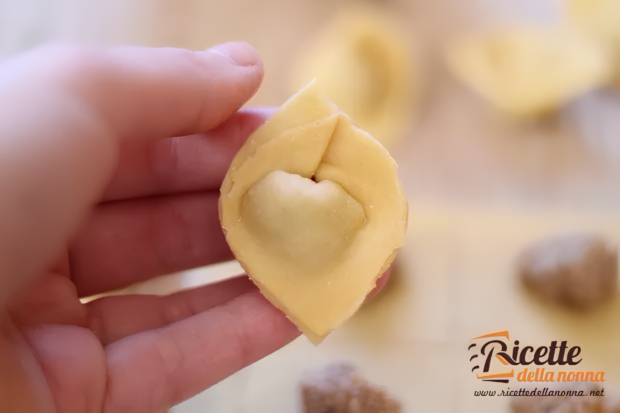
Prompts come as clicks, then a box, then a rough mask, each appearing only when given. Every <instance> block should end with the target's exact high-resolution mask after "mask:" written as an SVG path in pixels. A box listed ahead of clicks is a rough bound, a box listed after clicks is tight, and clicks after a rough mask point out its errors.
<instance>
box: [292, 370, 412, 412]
mask: <svg viewBox="0 0 620 413" xmlns="http://www.w3.org/2000/svg"><path fill="white" fill-rule="evenodd" d="M301 391H302V398H303V403H304V413H401V411H402V409H401V406H400V403H399V402H397V401H396V400H395V399H394V398H393V397H392V396H390V395H389V394H388V393H387V392H386V390H385V389H384V388H382V387H379V386H377V385H374V384H372V383H369V382H368V381H367V380H366V379H364V378H363V377H362V376H360V375H359V374H358V373H357V372H356V371H355V368H354V367H352V366H350V365H348V364H342V363H338V364H330V365H328V366H327V367H326V368H325V369H323V370H320V371H317V372H312V373H310V374H307V375H306V377H304V378H303V379H302V381H301Z"/></svg>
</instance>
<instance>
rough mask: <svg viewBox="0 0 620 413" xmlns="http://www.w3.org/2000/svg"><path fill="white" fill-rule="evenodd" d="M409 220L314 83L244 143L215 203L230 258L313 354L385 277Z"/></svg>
mask: <svg viewBox="0 0 620 413" xmlns="http://www.w3.org/2000/svg"><path fill="white" fill-rule="evenodd" d="M407 211H408V207H407V199H406V197H405V193H404V191H403V188H402V185H401V183H400V181H399V180H398V177H397V174H396V163H395V162H394V160H393V159H392V158H391V157H390V155H389V153H388V152H387V151H386V150H385V149H384V148H383V147H382V146H381V144H379V143H378V142H377V141H376V140H375V139H373V138H372V137H371V136H370V135H369V134H367V133H366V132H364V131H362V130H360V129H358V128H356V127H355V126H353V125H352V123H351V121H350V119H349V118H348V117H347V116H346V115H345V114H344V113H342V112H341V111H340V110H339V109H338V108H337V107H335V106H334V105H333V104H331V103H330V102H328V101H326V100H324V99H321V98H319V97H318V95H317V91H316V86H315V84H314V83H311V84H310V85H308V86H307V87H305V88H304V89H302V90H301V91H300V92H298V93H297V94H296V95H294V96H293V97H292V98H291V99H290V100H289V101H287V102H286V103H285V104H284V105H283V106H282V108H280V109H279V110H278V111H277V112H276V113H275V114H274V115H273V116H272V117H271V118H270V119H269V120H268V121H267V122H266V123H265V124H264V125H262V126H261V127H260V128H258V129H257V130H256V131H255V132H254V133H253V134H252V135H251V136H250V137H249V138H248V140H247V142H246V143H245V145H244V146H243V147H242V148H241V150H240V151H239V153H238V154H237V156H236V157H235V159H234V160H233V162H232V164H231V166H230V169H229V170H228V174H227V175H226V178H225V179H224V183H223V184H222V188H221V196H220V220H221V223H222V228H223V229H224V233H225V234H226V239H227V241H228V243H229V245H230V248H231V249H232V251H233V253H234V254H235V257H236V258H237V260H238V261H239V262H240V263H241V265H242V266H243V268H244V269H245V270H246V271H247V273H248V275H249V276H250V277H251V279H252V280H253V281H254V283H256V284H257V285H258V287H259V288H260V290H261V292H262V293H263V295H264V296H265V297H266V298H267V299H268V300H269V301H270V302H271V303H272V304H274V305H275V306H276V307H278V308H279V309H281V310H282V311H284V312H285V313H286V315H287V316H288V317H289V318H290V319H291V320H292V321H293V322H294V323H295V324H296V325H297V326H298V327H299V328H300V329H301V330H302V331H303V332H304V333H305V334H306V336H307V337H308V338H309V339H310V340H311V341H312V342H314V343H315V344H318V343H320V342H321V341H322V340H323V339H324V338H325V337H326V336H327V335H328V334H329V333H330V332H331V331H333V330H334V329H335V328H336V327H338V326H339V325H340V324H341V323H342V322H344V321H345V320H346V319H347V318H349V317H350V316H351V315H353V313H355V311H356V310H357V309H358V308H359V306H360V305H361V304H362V303H363V301H364V299H365V297H366V295H367V294H368V293H369V292H370V291H371V290H372V289H373V287H374V286H375V282H376V280H377V278H378V277H379V276H380V275H381V274H382V273H383V272H384V271H385V270H386V269H387V268H388V267H389V265H390V264H391V262H392V260H393V259H394V257H395V255H396V251H397V250H398V248H400V247H401V246H402V245H403V242H404V239H405V232H406V226H407Z"/></svg>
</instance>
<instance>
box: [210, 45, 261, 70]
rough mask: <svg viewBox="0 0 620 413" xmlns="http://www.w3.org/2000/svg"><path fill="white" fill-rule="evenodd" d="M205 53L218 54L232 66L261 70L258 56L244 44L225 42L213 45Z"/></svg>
mask: <svg viewBox="0 0 620 413" xmlns="http://www.w3.org/2000/svg"><path fill="white" fill-rule="evenodd" d="M206 52H208V53H214V54H218V55H220V56H224V57H226V58H227V59H229V60H230V61H231V62H232V63H233V64H235V65H237V66H244V67H257V68H259V69H260V70H261V71H262V70H263V61H262V59H261V58H260V55H259V54H258V52H257V51H256V49H254V48H253V47H252V46H250V44H248V43H246V42H227V43H222V44H218V45H215V46H213V47H211V48H210V49H207V50H206Z"/></svg>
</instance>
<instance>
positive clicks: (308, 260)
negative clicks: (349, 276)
mask: <svg viewBox="0 0 620 413" xmlns="http://www.w3.org/2000/svg"><path fill="white" fill-rule="evenodd" d="M241 219H242V221H243V222H244V224H245V225H246V226H247V228H248V229H249V230H250V231H251V232H252V233H253V234H254V236H255V237H256V239H257V241H258V242H260V243H261V244H263V246H264V248H266V249H268V250H270V251H276V252H281V253H282V254H278V255H275V256H277V257H279V258H280V259H281V260H282V261H284V264H286V265H291V266H295V268H302V269H306V270H316V269H317V268H318V267H321V268H325V267H327V266H329V265H331V264H333V263H334V261H335V260H336V259H337V258H340V257H342V254H343V253H344V252H345V251H346V249H347V247H348V246H349V245H351V243H352V242H353V240H354V239H355V237H356V235H357V233H358V231H359V230H360V229H361V228H362V227H363V226H364V225H365V224H366V214H365V213H364V207H362V205H360V203H359V202H357V201H356V200H355V199H354V198H353V197H352V196H351V195H349V194H348V193H347V192H346V191H345V190H344V189H342V187H341V186H340V185H338V184H336V183H334V182H332V181H328V180H325V181H321V182H319V183H316V182H314V181H312V180H310V179H307V178H304V177H302V176H299V175H296V174H289V173H287V172H283V171H274V172H271V173H269V174H268V175H267V176H265V177H264V178H263V179H262V180H261V181H259V182H258V183H256V184H255V185H254V186H253V187H252V188H251V189H250V190H249V191H248V192H247V193H246V194H245V195H244V197H243V200H242V206H241Z"/></svg>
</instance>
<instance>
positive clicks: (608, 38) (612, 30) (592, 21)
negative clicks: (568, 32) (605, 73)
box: [565, 0, 620, 86]
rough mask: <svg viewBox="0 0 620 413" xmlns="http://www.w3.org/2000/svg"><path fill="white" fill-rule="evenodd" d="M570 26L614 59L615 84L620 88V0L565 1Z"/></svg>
mask: <svg viewBox="0 0 620 413" xmlns="http://www.w3.org/2000/svg"><path fill="white" fill-rule="evenodd" d="M565 1H566V10H567V15H568V21H569V24H572V25H574V26H575V27H578V28H579V29H581V30H583V31H584V32H586V33H589V34H590V35H592V36H593V37H594V38H596V39H598V40H599V41H600V42H601V44H602V45H604V46H606V47H608V49H609V53H610V55H611V56H612V58H613V67H614V75H613V83H614V85H615V86H620V0H565Z"/></svg>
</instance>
